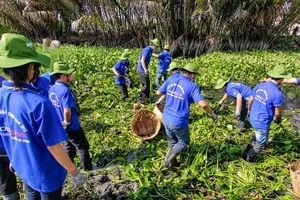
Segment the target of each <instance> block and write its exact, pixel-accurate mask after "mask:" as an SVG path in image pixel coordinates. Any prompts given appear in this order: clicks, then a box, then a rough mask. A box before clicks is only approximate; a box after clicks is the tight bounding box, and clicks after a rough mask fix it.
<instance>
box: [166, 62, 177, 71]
mask: <svg viewBox="0 0 300 200" xmlns="http://www.w3.org/2000/svg"><path fill="white" fill-rule="evenodd" d="M174 69H178V65H177V63H176V62H171V64H170V65H169V68H168V72H170V71H172V70H174Z"/></svg>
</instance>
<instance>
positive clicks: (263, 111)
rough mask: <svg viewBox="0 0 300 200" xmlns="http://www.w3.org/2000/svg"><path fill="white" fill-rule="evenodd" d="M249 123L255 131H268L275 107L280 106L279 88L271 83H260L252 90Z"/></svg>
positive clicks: (280, 94)
mask: <svg viewBox="0 0 300 200" xmlns="http://www.w3.org/2000/svg"><path fill="white" fill-rule="evenodd" d="M252 96H253V103H252V106H251V110H250V123H251V125H252V126H253V127H254V128H256V129H265V130H266V129H269V128H270V124H271V122H272V120H273V117H274V114H275V107H278V106H282V99H283V97H282V93H281V91H280V88H279V87H278V86H277V85H276V84H275V83H274V82H272V81H268V82H265V83H260V84H258V85H257V86H255V88H254V89H253V93H252Z"/></svg>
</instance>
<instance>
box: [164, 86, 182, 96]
mask: <svg viewBox="0 0 300 200" xmlns="http://www.w3.org/2000/svg"><path fill="white" fill-rule="evenodd" d="M167 95H168V96H172V97H174V98H177V99H183V95H184V90H183V87H182V86H181V85H178V84H171V85H169V86H168V88H167Z"/></svg>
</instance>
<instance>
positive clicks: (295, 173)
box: [290, 161, 300, 198]
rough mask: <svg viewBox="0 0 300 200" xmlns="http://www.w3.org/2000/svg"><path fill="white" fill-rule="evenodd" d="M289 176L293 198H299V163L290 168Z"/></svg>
mask: <svg viewBox="0 0 300 200" xmlns="http://www.w3.org/2000/svg"><path fill="white" fill-rule="evenodd" d="M290 174H291V179H292V185H293V192H294V195H295V197H297V198H300V161H298V162H294V163H293V164H292V165H291V166H290Z"/></svg>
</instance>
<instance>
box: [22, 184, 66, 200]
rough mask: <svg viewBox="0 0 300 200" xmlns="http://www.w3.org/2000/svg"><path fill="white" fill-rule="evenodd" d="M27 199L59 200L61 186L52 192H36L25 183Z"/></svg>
mask: <svg viewBox="0 0 300 200" xmlns="http://www.w3.org/2000/svg"><path fill="white" fill-rule="evenodd" d="M25 188H26V199H27V200H59V199H61V192H62V187H61V188H59V189H58V190H55V191H53V192H47V193H43V192H38V191H36V190H34V189H32V188H31V187H30V186H29V185H27V184H25Z"/></svg>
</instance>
